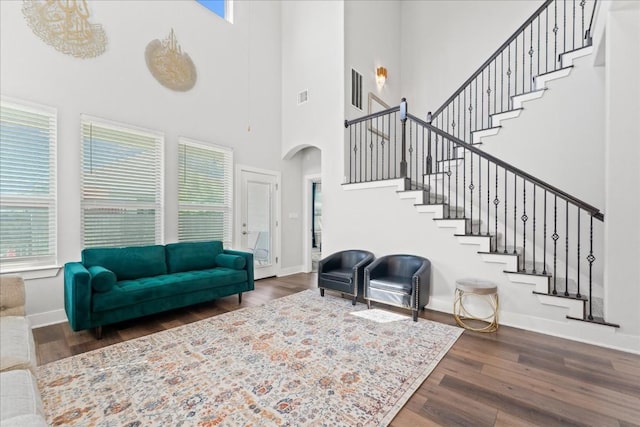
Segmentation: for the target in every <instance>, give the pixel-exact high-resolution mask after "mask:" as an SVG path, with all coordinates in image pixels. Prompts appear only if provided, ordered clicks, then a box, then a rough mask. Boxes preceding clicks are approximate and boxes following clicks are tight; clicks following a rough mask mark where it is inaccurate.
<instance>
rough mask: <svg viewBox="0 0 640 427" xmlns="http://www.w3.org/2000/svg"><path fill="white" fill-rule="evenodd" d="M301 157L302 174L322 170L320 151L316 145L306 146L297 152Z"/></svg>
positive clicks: (316, 172)
mask: <svg viewBox="0 0 640 427" xmlns="http://www.w3.org/2000/svg"><path fill="white" fill-rule="evenodd" d="M298 155H299V156H300V158H301V165H300V166H301V168H302V176H303V177H304V176H305V175H315V174H320V172H321V171H322V158H321V157H322V152H321V151H320V149H318V148H316V147H307V148H305V149H303V150H302V151H300V152H298Z"/></svg>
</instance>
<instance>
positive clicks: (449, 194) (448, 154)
mask: <svg viewBox="0 0 640 427" xmlns="http://www.w3.org/2000/svg"><path fill="white" fill-rule="evenodd" d="M447 157H449V168H448V169H447V200H448V201H449V213H448V214H447V218H451V207H452V206H453V204H452V203H451V167H452V165H453V163H452V162H454V161H456V162H457V160H454V159H453V158H452V155H451V140H450V139H447ZM457 171H458V164H457V163H456V172H457ZM443 196H444V195H443ZM442 202H443V203H444V197H443V200H442ZM456 216H458V212H456Z"/></svg>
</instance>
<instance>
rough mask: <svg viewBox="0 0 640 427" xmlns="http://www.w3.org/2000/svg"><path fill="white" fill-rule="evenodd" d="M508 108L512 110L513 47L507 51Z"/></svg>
mask: <svg viewBox="0 0 640 427" xmlns="http://www.w3.org/2000/svg"><path fill="white" fill-rule="evenodd" d="M507 108H508V109H509V110H510V109H511V45H509V50H508V51H507Z"/></svg>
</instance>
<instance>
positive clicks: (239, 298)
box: [238, 292, 242, 304]
mask: <svg viewBox="0 0 640 427" xmlns="http://www.w3.org/2000/svg"><path fill="white" fill-rule="evenodd" d="M238 304H242V292H239V293H238Z"/></svg>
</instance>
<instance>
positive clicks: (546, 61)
mask: <svg viewBox="0 0 640 427" xmlns="http://www.w3.org/2000/svg"><path fill="white" fill-rule="evenodd" d="M544 13H545V16H546V18H545V20H544V25H545V27H546V28H545V31H544V72H545V73H547V72H549V8H546V9H545V10H544Z"/></svg>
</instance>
